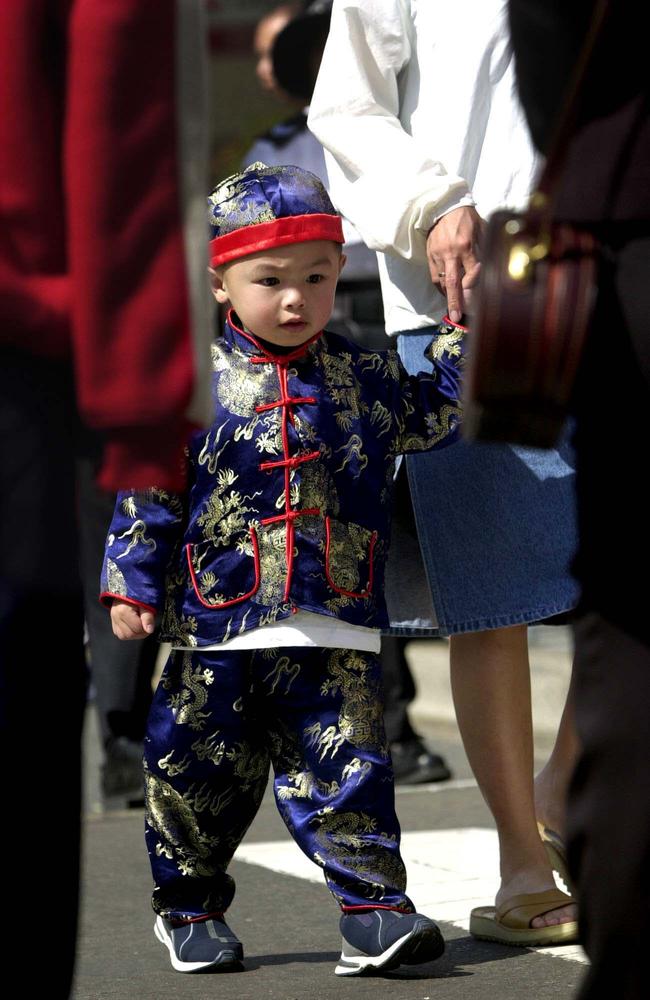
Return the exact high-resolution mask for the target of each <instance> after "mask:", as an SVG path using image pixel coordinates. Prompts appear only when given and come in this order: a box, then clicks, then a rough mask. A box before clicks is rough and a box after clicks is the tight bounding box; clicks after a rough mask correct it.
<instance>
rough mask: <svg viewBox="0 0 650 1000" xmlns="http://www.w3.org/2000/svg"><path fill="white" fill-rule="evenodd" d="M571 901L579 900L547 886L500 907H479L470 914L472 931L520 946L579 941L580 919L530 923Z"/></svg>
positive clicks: (500, 941)
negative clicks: (541, 925) (536, 925)
mask: <svg viewBox="0 0 650 1000" xmlns="http://www.w3.org/2000/svg"><path fill="white" fill-rule="evenodd" d="M571 903H575V900H574V899H573V897H572V896H567V894H566V893H565V892H561V891H560V890H559V889H546V890H545V891H544V892H527V893H523V894H521V895H519V896H513V897H512V898H511V899H509V900H507V901H506V902H505V903H501V905H500V906H498V907H496V906H477V907H475V908H474V909H473V910H472V912H471V914H470V920H469V932H470V934H472V935H473V936H474V937H475V938H480V939H481V940H483V941H498V942H499V944H509V945H516V946H517V947H520V948H526V947H531V946H533V945H546V946H549V945H556V944H575V942H576V941H578V921H577V920H569V921H567V922H566V923H563V924H551V925H550V926H548V927H531V926H530V925H531V921H533V920H534V919H535V917H541V916H542V915H543V914H544V913H548V912H549V910H557V909H559V908H560V907H562V906H568V905H569V904H571Z"/></svg>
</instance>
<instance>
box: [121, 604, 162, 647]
mask: <svg viewBox="0 0 650 1000" xmlns="http://www.w3.org/2000/svg"><path fill="white" fill-rule="evenodd" d="M154 617H155V615H153V614H152V613H151V611H147V610H146V609H145V608H140V607H138V606H137V605H135V604H127V603H126V601H113V604H112V605H111V624H112V626H113V633H114V635H116V636H117V638H118V639H144V637H145V636H147V635H151V633H152V632H153V630H154Z"/></svg>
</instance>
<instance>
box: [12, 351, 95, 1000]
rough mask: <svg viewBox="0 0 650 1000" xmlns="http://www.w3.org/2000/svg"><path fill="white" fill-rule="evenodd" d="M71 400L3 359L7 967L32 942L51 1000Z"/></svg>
mask: <svg viewBox="0 0 650 1000" xmlns="http://www.w3.org/2000/svg"><path fill="white" fill-rule="evenodd" d="M73 398H74V397H73V390H72V382H71V378H70V373H69V371H68V370H67V368H66V367H65V366H63V365H59V364H55V363H51V362H44V361H39V360H36V359H34V358H30V357H27V356H21V355H20V354H18V353H15V352H8V351H4V350H3V351H1V352H0V753H1V757H0V759H1V760H2V762H3V780H2V794H3V802H4V807H3V818H2V823H0V857H2V859H3V862H4V864H5V865H6V866H8V867H10V868H11V871H12V873H13V879H14V884H16V883H17V889H13V888H12V891H11V894H10V898H7V907H8V920H9V922H10V926H11V927H12V928H13V929H14V932H15V933H12V943H11V949H10V950H11V963H12V965H13V966H14V968H17V969H18V968H23V969H26V968H31V967H32V966H33V962H34V955H35V951H34V948H35V943H36V941H37V942H38V943H37V945H36V951H37V953H38V961H39V963H40V964H41V965H42V966H43V968H44V969H47V973H46V975H47V993H48V996H49V997H51V998H56V1000H59V998H65V997H67V996H68V995H69V991H70V984H71V978H72V970H73V961H74V948H75V939H76V925H77V895H78V868H79V814H80V780H79V772H80V738H81V726H82V717H83V707H84V700H85V665H84V656H83V609H82V600H81V589H80V586H79V579H78V567H77V537H76V516H75V515H76V509H75V507H76V498H75V477H74V461H75V452H76V444H77V441H78V428H77V423H76V417H75V412H74V404H73ZM37 921H46V922H47V923H48V924H49V926H50V931H51V932H48V933H41V934H38V935H37V937H35V936H34V933H33V932H32V931H30V928H32V927H34V926H35V925H36V923H35V922H37ZM8 926H9V925H8Z"/></svg>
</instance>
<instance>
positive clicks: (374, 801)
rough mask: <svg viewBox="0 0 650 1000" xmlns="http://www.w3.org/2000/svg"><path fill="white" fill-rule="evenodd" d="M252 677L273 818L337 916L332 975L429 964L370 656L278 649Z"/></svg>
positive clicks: (432, 941) (433, 950) (431, 950)
mask: <svg viewBox="0 0 650 1000" xmlns="http://www.w3.org/2000/svg"><path fill="white" fill-rule="evenodd" d="M259 656H260V654H258V657H259ZM260 659H261V658H260ZM260 668H261V669H260ZM256 673H257V677H258V683H259V686H260V689H261V691H262V693H264V692H265V693H266V703H267V705H269V708H270V712H269V722H270V744H271V747H272V757H273V767H274V770H275V794H276V801H277V803H278V807H279V810H280V813H281V815H282V818H283V819H284V821H285V823H286V825H287V827H288V829H289V831H290V832H291V835H292V836H293V838H294V839H295V841H296V842H297V844H298V845H299V847H300V848H301V849H302V850H303V851H304V852H305V854H307V856H308V857H310V858H311V859H312V861H315V862H316V864H317V865H319V866H320V867H321V868H322V870H323V874H324V875H325V881H326V882H327V885H328V888H329V889H330V891H331V892H332V894H333V896H334V898H335V899H336V901H337V903H338V904H339V906H340V907H341V910H342V911H343V913H342V916H341V919H340V924H339V926H340V930H341V936H342V951H341V958H340V960H339V963H338V965H337V967H336V974H337V975H339V976H356V975H359V974H361V973H363V972H365V971H367V970H369V969H377V970H379V969H382V970H386V969H392V968H396V967H397V966H398V965H401V964H408V965H413V964H417V963H420V962H427V961H431V960H432V959H434V958H437V957H438V956H439V955H440V954H442V952H443V950H444V941H443V939H442V935H441V934H440V930H439V928H438V926H437V924H436V923H435V922H434V921H433V920H431V919H430V918H429V917H425V916H423V915H422V914H419V913H416V912H414V908H413V904H412V903H411V901H410V899H409V898H408V897H407V896H406V894H405V891H404V890H405V888H406V872H405V870H404V864H403V862H402V858H401V856H400V851H399V840H400V829H399V823H398V821H397V816H396V814H395V796H394V789H393V780H392V771H391V766H390V758H389V755H388V746H387V743H386V738H385V734H384V727H383V722H382V704H381V686H380V668H379V662H378V659H377V657H376V656H374V655H373V654H371V653H364V652H360V651H356V650H348V649H306V648H304V647H303V648H287V649H283V650H281V651H279V654H278V652H277V651H276V653H275V655H274V656H273V657H272V661H271V662H269V658H268V657H267V658H266V662H264V661H262V662H260V663H259V665H258V670H257V671H256Z"/></svg>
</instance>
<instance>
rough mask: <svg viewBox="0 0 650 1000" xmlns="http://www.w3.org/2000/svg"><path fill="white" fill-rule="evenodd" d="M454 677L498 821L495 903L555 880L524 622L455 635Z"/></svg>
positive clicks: (566, 913) (543, 920)
mask: <svg viewBox="0 0 650 1000" xmlns="http://www.w3.org/2000/svg"><path fill="white" fill-rule="evenodd" d="M451 682H452V691H453V696H454V704H455V707H456V717H457V719H458V725H459V728H460V731H461V735H462V737H463V744H464V746H465V750H466V752H467V756H468V759H469V762H470V765H471V767H472V770H473V772H474V774H475V776H476V780H477V782H478V784H479V788H480V789H481V792H482V793H483V796H484V798H485V800H486V802H487V804H488V806H489V808H490V811H491V813H492V815H493V817H494V821H495V823H496V826H497V832H498V836H499V851H500V865H501V886H500V888H499V892H498V893H497V898H496V903H497V905H499V904H502V903H505V902H506V901H508V900H509V899H511V898H512V897H514V896H518V895H520V894H526V893H537V892H543V891H545V890H548V889H552V888H554V886H555V882H554V879H553V873H552V871H551V868H550V864H549V861H548V859H547V856H546V852H545V850H544V847H543V844H542V841H541V839H540V836H539V832H538V829H537V822H536V818H535V803H534V792H533V732H532V717H531V703H530V668H529V664H528V644H527V629H526V627H525V626H514V627H511V628H504V629H494V630H492V631H489V632H475V633H468V634H464V635H457V636H453V637H452V639H451ZM575 919H576V914H575V907H574V906H563V907H561V908H559V909H556V910H552V911H551V912H549V913H546V914H544V915H542V916H538V917H535V918H534V920H533V922H532V926H533V927H544V926H549V925H554V924H558V923H562V922H565V921H566V922H568V921H574V920H575Z"/></svg>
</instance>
